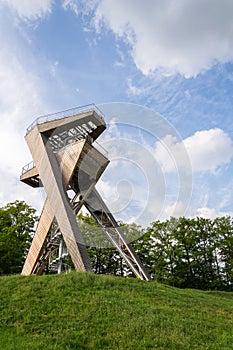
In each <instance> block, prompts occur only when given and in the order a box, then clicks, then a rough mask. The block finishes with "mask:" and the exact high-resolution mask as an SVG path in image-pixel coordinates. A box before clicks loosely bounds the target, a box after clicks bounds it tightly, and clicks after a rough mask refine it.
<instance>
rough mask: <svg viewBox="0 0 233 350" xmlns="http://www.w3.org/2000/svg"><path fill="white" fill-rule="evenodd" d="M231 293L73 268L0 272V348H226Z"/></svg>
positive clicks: (231, 335) (230, 336)
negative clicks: (52, 271) (34, 272)
mask: <svg viewBox="0 0 233 350" xmlns="http://www.w3.org/2000/svg"><path fill="white" fill-rule="evenodd" d="M232 296H233V295H232V293H224V292H203V291H199V290H190V289H185V290H182V289H176V288H173V287H170V286H166V285H162V284H159V283H157V282H155V281H152V282H149V283H148V282H142V281H139V280H137V279H133V278H121V277H111V276H100V275H94V274H89V273H76V272H71V273H68V274H62V275H55V276H51V275H50V276H49V275H43V276H30V277H22V276H4V277H0V349H4V350H13V349H15V350H29V349H30V350H37V349H47V350H55V349H56V350H64V349H66V350H69V349H79V350H82V349H95V350H97V349H101V350H102V349H119V350H127V349H129V350H131V349H135V350H142V349H158V350H165V349H166V350H167V349H180V350H193V349H194V350H195V349H196V350H219V349H221V350H230V349H232V344H233V323H232V317H233V298H232Z"/></svg>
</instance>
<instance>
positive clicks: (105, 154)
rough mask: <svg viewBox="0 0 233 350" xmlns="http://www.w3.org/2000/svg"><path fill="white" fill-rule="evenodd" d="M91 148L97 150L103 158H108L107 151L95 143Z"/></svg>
mask: <svg viewBox="0 0 233 350" xmlns="http://www.w3.org/2000/svg"><path fill="white" fill-rule="evenodd" d="M93 146H94V148H96V149H97V151H99V152H100V153H102V154H103V155H104V156H105V157H107V158H108V151H107V150H106V149H105V148H104V147H103V146H102V145H101V144H100V143H99V142H97V141H94V142H93Z"/></svg>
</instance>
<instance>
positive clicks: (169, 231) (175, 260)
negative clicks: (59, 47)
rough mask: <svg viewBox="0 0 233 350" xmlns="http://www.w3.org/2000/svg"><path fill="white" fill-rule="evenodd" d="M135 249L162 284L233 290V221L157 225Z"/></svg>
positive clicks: (199, 220) (182, 220)
mask: <svg viewBox="0 0 233 350" xmlns="http://www.w3.org/2000/svg"><path fill="white" fill-rule="evenodd" d="M134 248H135V250H136V252H137V254H138V255H139V257H140V258H141V260H142V262H143V264H144V265H145V266H146V268H147V270H148V272H149V273H150V274H151V275H152V276H154V278H155V279H156V280H157V281H159V282H162V283H166V284H170V285H173V286H175V287H180V288H197V289H204V290H208V289H219V290H233V222H232V219H231V218H230V217H222V218H216V219H214V220H211V219H205V218H199V217H197V218H193V219H189V218H184V217H182V218H179V219H176V218H170V220H167V221H165V222H160V221H155V222H153V223H152V224H151V225H150V227H148V229H147V230H146V233H145V235H144V236H143V237H141V238H140V239H139V240H138V241H137V242H135V243H134Z"/></svg>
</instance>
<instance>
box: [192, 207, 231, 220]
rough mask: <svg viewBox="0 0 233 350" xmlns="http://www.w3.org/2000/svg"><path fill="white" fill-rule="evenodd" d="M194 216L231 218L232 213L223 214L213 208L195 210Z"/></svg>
mask: <svg viewBox="0 0 233 350" xmlns="http://www.w3.org/2000/svg"><path fill="white" fill-rule="evenodd" d="M196 216H200V217H203V218H209V219H214V218H217V217H221V216H233V212H224V211H218V210H216V209H214V208H208V207H203V208H198V209H197V212H196Z"/></svg>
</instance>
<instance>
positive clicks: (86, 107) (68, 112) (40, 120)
mask: <svg viewBox="0 0 233 350" xmlns="http://www.w3.org/2000/svg"><path fill="white" fill-rule="evenodd" d="M91 111H93V112H94V111H95V112H96V113H97V114H98V116H99V117H100V118H101V119H103V120H104V113H103V112H102V111H101V110H100V109H99V108H98V107H97V106H96V105H95V104H94V103H91V104H88V105H84V106H80V107H74V108H70V109H66V110H64V111H61V112H57V113H50V114H46V115H43V116H39V117H38V118H36V119H35V120H34V121H33V122H32V123H31V124H30V125H29V127H28V128H27V130H26V135H27V134H28V133H29V132H30V131H31V130H32V129H33V128H34V127H35V126H36V125H38V124H42V123H46V122H48V121H52V120H56V119H60V118H68V117H71V116H74V115H76V114H79V113H83V112H91Z"/></svg>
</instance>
